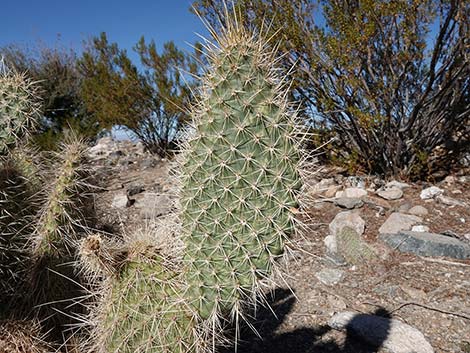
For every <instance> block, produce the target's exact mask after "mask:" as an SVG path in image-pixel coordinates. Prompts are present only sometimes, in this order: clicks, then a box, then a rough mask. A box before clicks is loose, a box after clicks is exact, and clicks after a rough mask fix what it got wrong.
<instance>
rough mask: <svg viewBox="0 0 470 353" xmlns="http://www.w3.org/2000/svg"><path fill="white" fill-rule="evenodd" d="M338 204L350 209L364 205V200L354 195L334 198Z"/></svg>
mask: <svg viewBox="0 0 470 353" xmlns="http://www.w3.org/2000/svg"><path fill="white" fill-rule="evenodd" d="M333 202H334V204H335V205H336V206H339V207H342V208H347V209H349V210H351V209H353V208H360V207H362V206H363V205H364V202H363V201H362V200H361V199H357V198H354V197H339V198H335V199H334V200H333Z"/></svg>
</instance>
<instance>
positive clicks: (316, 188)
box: [311, 178, 335, 194]
mask: <svg viewBox="0 0 470 353" xmlns="http://www.w3.org/2000/svg"><path fill="white" fill-rule="evenodd" d="M334 185H335V180H334V179H333V178H327V179H322V180H320V181H319V182H318V183H316V184H315V185H313V187H312V190H311V192H312V193H313V194H322V193H324V192H325V191H327V190H328V189H329V188H330V187H331V186H334Z"/></svg>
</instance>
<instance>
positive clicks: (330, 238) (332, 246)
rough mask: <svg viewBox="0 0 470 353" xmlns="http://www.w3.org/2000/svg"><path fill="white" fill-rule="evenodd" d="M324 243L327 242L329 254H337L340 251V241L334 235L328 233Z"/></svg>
mask: <svg viewBox="0 0 470 353" xmlns="http://www.w3.org/2000/svg"><path fill="white" fill-rule="evenodd" d="M323 243H325V246H326V252H327V253H328V254H336V253H337V252H338V242H337V241H336V237H335V236H334V235H327V236H326V237H325V239H323Z"/></svg>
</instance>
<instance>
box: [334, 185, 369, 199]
mask: <svg viewBox="0 0 470 353" xmlns="http://www.w3.org/2000/svg"><path fill="white" fill-rule="evenodd" d="M364 196H367V191H366V190H364V189H361V188H346V189H345V190H342V191H338V192H337V193H336V197H337V198H340V197H353V198H358V199H359V198H361V197H364Z"/></svg>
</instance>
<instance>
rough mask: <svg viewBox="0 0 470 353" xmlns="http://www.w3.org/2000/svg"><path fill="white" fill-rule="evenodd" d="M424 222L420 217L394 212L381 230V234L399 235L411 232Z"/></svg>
mask: <svg viewBox="0 0 470 353" xmlns="http://www.w3.org/2000/svg"><path fill="white" fill-rule="evenodd" d="M422 221H423V220H422V218H421V217H418V216H414V215H407V214H403V213H399V212H394V213H392V214H391V215H390V216H389V217H388V218H387V220H386V221H385V222H384V224H382V226H381V227H380V228H379V233H381V234H384V233H398V232H400V231H402V230H410V229H411V227H413V226H414V225H415V224H417V223H421V222H422Z"/></svg>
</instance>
